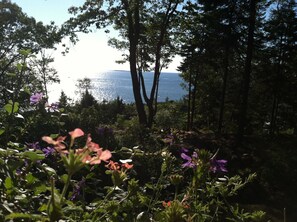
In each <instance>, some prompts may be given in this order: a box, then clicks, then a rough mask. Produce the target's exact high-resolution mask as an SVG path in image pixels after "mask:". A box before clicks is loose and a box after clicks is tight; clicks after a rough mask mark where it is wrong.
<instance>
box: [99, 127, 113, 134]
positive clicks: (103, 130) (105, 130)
mask: <svg viewBox="0 0 297 222" xmlns="http://www.w3.org/2000/svg"><path fill="white" fill-rule="evenodd" d="M96 132H97V134H98V135H99V136H108V135H112V134H113V130H112V128H108V127H106V126H105V127H97V128H96Z"/></svg>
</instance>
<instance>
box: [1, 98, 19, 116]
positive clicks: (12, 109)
mask: <svg viewBox="0 0 297 222" xmlns="http://www.w3.org/2000/svg"><path fill="white" fill-rule="evenodd" d="M4 109H5V110H6V112H8V113H9V114H10V113H16V112H17V111H18V110H19V103H18V102H15V103H13V102H12V101H11V100H9V103H7V104H6V105H5V106H4Z"/></svg>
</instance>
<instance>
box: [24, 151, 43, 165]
mask: <svg viewBox="0 0 297 222" xmlns="http://www.w3.org/2000/svg"><path fill="white" fill-rule="evenodd" d="M23 156H24V157H28V158H29V159H30V160H31V161H33V162H36V161H38V160H43V159H44V158H45V155H44V154H41V153H37V152H33V151H26V152H24V153H23Z"/></svg>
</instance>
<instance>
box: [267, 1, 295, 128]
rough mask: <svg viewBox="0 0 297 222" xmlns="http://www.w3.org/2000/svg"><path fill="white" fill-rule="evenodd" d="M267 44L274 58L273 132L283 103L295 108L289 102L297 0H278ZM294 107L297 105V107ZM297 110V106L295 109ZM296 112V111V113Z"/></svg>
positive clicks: (271, 123) (272, 13)
mask: <svg viewBox="0 0 297 222" xmlns="http://www.w3.org/2000/svg"><path fill="white" fill-rule="evenodd" d="M265 31H266V37H267V43H266V50H267V54H268V56H269V58H270V61H269V63H270V67H273V68H272V69H271V72H270V77H271V86H272V87H271V88H272V106H271V115H270V133H272V134H273V133H274V132H275V130H276V129H277V128H278V127H277V121H276V120H277V117H278V116H279V108H280V104H282V103H286V104H287V105H289V106H291V107H294V105H293V104H294V103H293V104H291V102H289V101H294V99H293V100H292V99H289V101H288V95H289V92H287V90H288V89H289V88H292V87H291V86H290V85H291V84H293V83H294V81H292V80H293V79H294V77H293V78H292V76H294V73H296V71H294V63H296V56H295V55H296V53H297V52H296V49H297V48H296V47H297V17H296V2H295V1H293V0H285V1H276V2H275V3H274V5H273V8H272V10H271V12H270V17H269V19H268V21H267V23H266V26H265ZM293 109H294V108H293ZM295 109H296V108H295ZM293 115H294V114H293Z"/></svg>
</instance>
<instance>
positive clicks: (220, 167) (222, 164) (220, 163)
mask: <svg viewBox="0 0 297 222" xmlns="http://www.w3.org/2000/svg"><path fill="white" fill-rule="evenodd" d="M226 164H227V160H217V159H216V158H211V159H210V170H211V171H212V172H213V173H216V172H228V170H227V169H226Z"/></svg>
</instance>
